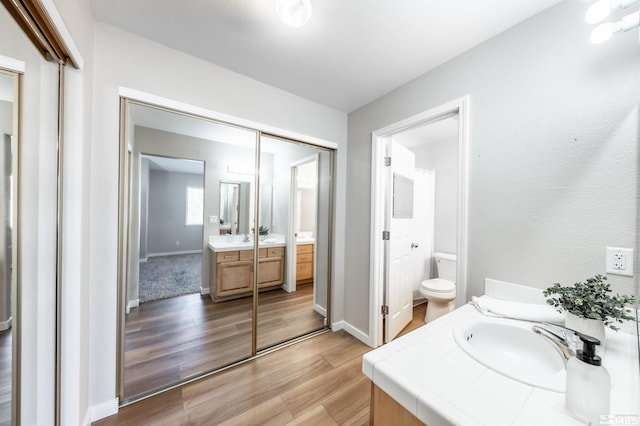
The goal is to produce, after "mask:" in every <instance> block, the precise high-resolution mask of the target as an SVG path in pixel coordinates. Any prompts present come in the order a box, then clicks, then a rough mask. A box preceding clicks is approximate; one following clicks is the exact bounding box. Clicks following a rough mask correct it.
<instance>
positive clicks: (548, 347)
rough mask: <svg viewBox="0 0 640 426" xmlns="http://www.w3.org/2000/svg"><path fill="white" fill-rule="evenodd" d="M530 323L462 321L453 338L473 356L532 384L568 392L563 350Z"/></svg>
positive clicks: (484, 363)
mask: <svg viewBox="0 0 640 426" xmlns="http://www.w3.org/2000/svg"><path fill="white" fill-rule="evenodd" d="M531 325H532V324H530V323H526V322H518V321H511V320H507V319H497V320H490V319H482V320H478V321H474V322H471V323H466V324H464V323H463V324H460V325H458V326H457V327H455V328H454V330H453V337H454V339H455V341H456V342H457V343H458V345H459V346H460V348H461V349H462V350H463V351H464V352H466V353H467V355H469V356H470V357H471V358H473V359H475V360H476V361H478V362H479V363H481V364H483V365H485V366H486V367H488V368H490V369H492V370H494V371H496V372H498V373H500V374H503V375H505V376H507V377H510V378H512V379H514V380H518V381H520V382H522V383H526V384H528V385H532V386H536V387H539V388H543V389H548V390H551V391H555V392H564V389H565V366H564V361H563V359H562V356H561V355H560V352H559V351H558V350H556V348H554V346H553V343H551V342H550V341H548V340H547V339H546V338H545V337H543V336H541V335H539V334H536V333H534V332H533V331H531Z"/></svg>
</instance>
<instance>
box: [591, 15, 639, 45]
mask: <svg viewBox="0 0 640 426" xmlns="http://www.w3.org/2000/svg"><path fill="white" fill-rule="evenodd" d="M637 27H640V11H638V12H634V13H631V14H629V15H627V16H625V17H624V18H622V19H621V20H620V21H618V22H605V23H604V24H600V25H598V26H597V27H595V28H594V29H593V31H592V32H591V42H592V43H603V42H605V41H607V40H609V39H610V38H611V36H612V35H613V34H615V33H618V32H624V31H629V30H632V29H634V28H637Z"/></svg>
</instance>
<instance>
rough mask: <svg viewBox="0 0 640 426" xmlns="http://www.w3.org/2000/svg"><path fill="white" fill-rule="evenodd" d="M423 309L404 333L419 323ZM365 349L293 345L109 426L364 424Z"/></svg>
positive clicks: (335, 341) (330, 336)
mask: <svg viewBox="0 0 640 426" xmlns="http://www.w3.org/2000/svg"><path fill="white" fill-rule="evenodd" d="M424 308H425V305H419V306H417V307H415V308H414V319H413V321H412V322H411V323H410V324H409V325H408V326H407V327H405V329H404V330H403V331H402V333H401V334H406V333H408V332H409V331H411V330H413V329H415V328H417V327H419V326H421V325H424V321H423V319H424V312H425V311H424ZM369 350H370V348H369V347H368V346H366V345H364V344H363V343H361V342H360V341H358V340H357V339H355V338H354V337H352V336H350V335H349V334H347V333H345V332H344V331H340V332H336V333H332V332H328V333H324V334H322V335H320V336H316V337H313V338H310V339H308V340H305V341H302V342H299V343H297V344H295V345H292V346H289V347H286V348H283V349H280V350H278V351H275V352H272V353H270V354H268V355H264V356H262V357H260V358H257V359H254V360H252V361H249V362H247V363H245V364H242V365H239V366H236V367H234V368H231V369H229V370H226V371H223V372H220V373H218V374H215V375H213V376H211V377H208V378H203V379H201V380H198V381H196V382H193V383H191V384H188V385H184V386H182V387H179V388H176V389H173V390H171V391H168V392H165V393H162V394H160V395H157V396H154V397H151V398H148V399H146V400H143V401H140V402H137V403H135V404H132V405H129V406H127V407H123V408H122V409H120V412H119V413H118V414H116V415H114V416H111V417H108V418H106V419H103V420H100V421H98V422H95V423H94V425H96V426H112V425H160V426H165V425H166V426H169V425H171V426H175V425H185V426H186V425H189V426H191V425H243V426H245V425H246V426H248V425H272V426H278V425H367V424H369V402H370V397H371V383H370V381H369V379H367V377H366V376H364V375H363V374H362V355H364V354H365V353H366V352H368V351H369Z"/></svg>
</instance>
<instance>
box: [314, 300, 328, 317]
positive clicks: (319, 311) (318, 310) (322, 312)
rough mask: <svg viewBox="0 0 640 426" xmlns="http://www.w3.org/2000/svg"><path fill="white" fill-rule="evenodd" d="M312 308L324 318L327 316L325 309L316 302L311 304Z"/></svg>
mask: <svg viewBox="0 0 640 426" xmlns="http://www.w3.org/2000/svg"><path fill="white" fill-rule="evenodd" d="M313 310H314V311H316V312H317V313H319V314H320V315H322V316H323V317H325V318H326V317H327V310H326V309H325V308H323V307H322V306H320V305H318V304H316V303H314V304H313Z"/></svg>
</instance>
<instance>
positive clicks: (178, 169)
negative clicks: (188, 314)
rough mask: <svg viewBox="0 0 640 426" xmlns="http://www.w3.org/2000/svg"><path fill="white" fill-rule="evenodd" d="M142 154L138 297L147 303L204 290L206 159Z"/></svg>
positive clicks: (140, 301)
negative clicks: (198, 159)
mask: <svg viewBox="0 0 640 426" xmlns="http://www.w3.org/2000/svg"><path fill="white" fill-rule="evenodd" d="M140 157H141V158H140V161H141V165H140V192H139V195H140V201H139V206H140V207H139V209H140V222H139V223H140V225H139V228H140V229H139V235H140V237H139V238H140V255H139V268H138V273H139V280H138V282H139V288H138V297H137V298H136V299H137V300H138V301H139V303H147V302H151V301H154V300H160V299H168V298H171V297H177V296H183V295H187V294H193V293H198V292H199V291H200V289H201V288H202V225H203V215H204V211H203V205H204V162H202V161H194V160H187V159H181V158H167V157H160V156H156V155H148V154H142V155H141V156H140ZM133 283H135V280H133Z"/></svg>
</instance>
